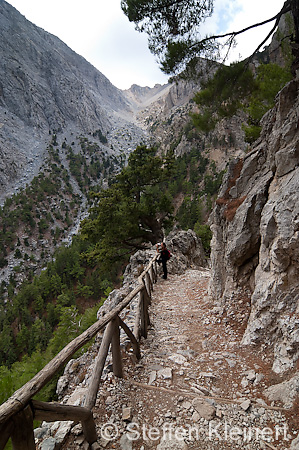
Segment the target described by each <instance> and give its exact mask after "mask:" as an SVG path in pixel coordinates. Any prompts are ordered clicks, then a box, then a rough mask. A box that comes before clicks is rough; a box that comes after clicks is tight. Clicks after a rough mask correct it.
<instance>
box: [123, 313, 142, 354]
mask: <svg viewBox="0 0 299 450" xmlns="http://www.w3.org/2000/svg"><path fill="white" fill-rule="evenodd" d="M118 320H119V325H120V326H121V327H122V329H123V330H124V332H125V333H126V335H127V336H128V338H129V339H130V341H131V343H132V347H133V350H134V353H135V356H136V358H137V359H140V358H141V355H140V346H139V342H138V341H137V339H136V338H135V336H134V334H133V333H132V331H131V329H130V328H129V327H128V325H127V324H126V323H125V322H124V321H123V320H122V319H121V318H120V317H119V318H118Z"/></svg>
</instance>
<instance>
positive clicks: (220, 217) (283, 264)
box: [210, 80, 299, 373]
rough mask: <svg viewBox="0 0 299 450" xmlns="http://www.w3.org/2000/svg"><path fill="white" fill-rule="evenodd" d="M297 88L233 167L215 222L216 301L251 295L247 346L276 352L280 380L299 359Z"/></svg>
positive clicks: (281, 97)
mask: <svg viewBox="0 0 299 450" xmlns="http://www.w3.org/2000/svg"><path fill="white" fill-rule="evenodd" d="M298 84H299V81H298V80H293V81H291V82H290V83H288V84H287V85H286V86H285V88H284V89H283V90H282V91H281V92H280V93H279V94H278V96H277V101H276V106H275V107H274V108H273V109H272V110H271V111H269V112H268V113H267V114H266V115H265V116H264V118H263V131H262V135H261V138H260V139H259V140H258V141H257V142H256V144H255V145H254V147H253V148H252V150H251V151H250V153H248V154H247V155H246V156H245V157H244V159H243V160H242V159H239V160H235V161H233V162H232V163H231V164H230V167H229V169H228V172H227V176H226V179H225V182H224V183H223V186H222V189H221V192H220V195H219V198H218V199H217V201H216V206H215V208H214V211H213V214H212V217H211V228H212V230H213V239H212V254H211V263H212V281H211V284H210V293H211V295H213V296H214V297H215V299H217V300H218V302H220V303H221V304H222V306H226V305H227V304H228V303H229V302H230V300H231V298H232V297H233V296H234V295H235V293H236V292H238V291H240V290H243V291H245V294H246V295H248V297H249V298H250V300H251V314H250V317H249V321H248V324H247V328H246V331H245V334H244V337H243V344H245V345H248V344H257V343H262V342H263V343H266V344H267V345H271V346H272V347H273V350H274V361H273V370H274V371H275V372H276V373H282V372H285V371H286V370H287V369H290V368H291V367H293V365H294V362H295V361H296V360H297V359H298V357H299V316H298V313H299V282H298V275H299V130H298V124H299V97H298Z"/></svg>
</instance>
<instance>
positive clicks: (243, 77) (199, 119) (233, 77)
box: [191, 62, 254, 133]
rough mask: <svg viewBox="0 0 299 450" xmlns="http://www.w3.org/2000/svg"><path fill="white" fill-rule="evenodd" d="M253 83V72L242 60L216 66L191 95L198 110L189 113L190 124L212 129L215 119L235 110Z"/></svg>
mask: <svg viewBox="0 0 299 450" xmlns="http://www.w3.org/2000/svg"><path fill="white" fill-rule="evenodd" d="M253 86H254V78H253V74H252V72H251V71H250V70H248V69H246V67H245V64H244V63H243V62H242V63H234V64H231V65H230V66H220V67H219V68H218V70H217V72H216V73H215V76H214V77H213V78H210V79H209V80H208V81H207V82H206V83H205V84H203V86H202V90H201V91H199V92H198V93H197V94H196V95H195V97H194V101H195V102H196V104H197V105H198V106H199V108H200V110H201V112H200V113H199V114H192V116H191V117H192V119H193V123H194V125H195V126H196V127H197V128H198V129H199V130H201V131H203V132H205V133H207V132H209V131H211V130H213V129H214V127H215V125H216V123H217V122H218V121H219V120H221V119H223V118H225V117H231V116H233V115H234V114H236V112H237V111H238V109H240V108H241V107H242V105H243V103H244V100H246V98H247V97H248V95H249V94H250V93H251V92H252V89H253Z"/></svg>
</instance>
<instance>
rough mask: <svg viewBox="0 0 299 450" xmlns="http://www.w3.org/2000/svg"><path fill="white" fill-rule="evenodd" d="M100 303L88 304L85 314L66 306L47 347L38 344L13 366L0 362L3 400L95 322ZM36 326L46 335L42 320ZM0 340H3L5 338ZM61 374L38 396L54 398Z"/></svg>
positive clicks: (43, 398)
mask: <svg viewBox="0 0 299 450" xmlns="http://www.w3.org/2000/svg"><path fill="white" fill-rule="evenodd" d="M99 306H100V304H97V305H95V306H94V307H92V308H88V309H87V310H86V311H85V312H84V314H79V312H78V310H77V309H76V308H75V307H74V306H73V307H70V308H63V309H62V313H61V318H60V322H59V324H58V327H57V330H56V331H55V332H54V335H53V337H52V339H51V340H50V342H49V344H48V346H47V347H46V349H45V350H43V351H42V350H41V349H40V348H39V349H37V350H35V351H34V352H33V353H32V354H31V355H30V356H29V355H25V356H24V357H23V358H22V360H21V361H18V362H15V363H14V364H12V365H11V367H7V366H4V365H2V366H0V403H3V402H5V401H6V400H7V398H9V397H10V396H11V395H12V394H13V392H15V391H16V390H17V389H19V388H20V387H21V386H23V385H24V384H25V383H27V381H29V380H30V379H31V378H33V377H34V375H35V374H36V373H37V372H39V371H40V370H41V369H42V368H43V367H44V366H45V365H46V364H47V363H48V362H49V361H50V360H51V359H52V358H54V356H56V354H57V353H58V352H59V351H60V350H62V348H64V347H65V346H66V345H67V344H68V343H69V342H70V341H71V340H72V339H74V338H75V337H77V336H79V335H80V334H81V333H83V332H84V331H85V330H86V329H87V328H89V327H90V326H91V325H93V324H94V323H95V321H96V319H97V317H96V314H97V311H98V308H99ZM37 328H39V329H40V330H41V332H40V339H43V336H42V329H43V326H42V323H41V322H39V324H38V325H37ZM0 342H2V339H1V341H0ZM89 345H90V344H89ZM85 349H86V347H85ZM81 352H82V351H81ZM58 376H59V375H58ZM58 376H57V377H56V378H54V379H53V380H52V381H51V382H50V383H49V384H48V385H47V386H46V387H45V388H43V390H42V391H41V392H40V393H39V394H38V395H37V396H36V398H37V399H40V400H43V401H51V400H53V399H54V398H55V389H56V383H57V378H58Z"/></svg>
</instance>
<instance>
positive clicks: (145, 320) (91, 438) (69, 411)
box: [0, 255, 157, 450]
mask: <svg viewBox="0 0 299 450" xmlns="http://www.w3.org/2000/svg"><path fill="white" fill-rule="evenodd" d="M156 259H157V255H155V256H154V257H153V258H152V260H151V261H150V263H149V264H148V266H147V267H146V269H145V270H144V272H143V273H142V274H141V275H140V276H139V277H138V284H137V286H136V287H135V288H134V289H133V290H132V291H131V292H130V294H129V295H127V296H126V297H125V298H124V299H123V300H122V302H120V303H119V304H118V305H117V306H116V307H115V308H113V309H112V310H111V311H109V312H108V313H107V314H106V315H105V316H104V317H103V318H101V319H100V320H98V321H97V322H96V323H94V324H93V325H92V326H91V327H89V328H88V329H87V330H86V331H85V332H84V333H82V334H81V335H80V336H78V337H77V338H75V339H74V340H73V341H72V342H70V343H69V344H68V345H67V346H66V347H64V348H63V349H62V350H61V352H60V353H58V355H56V356H55V358H53V359H52V360H51V361H50V362H49V363H48V364H47V365H46V366H45V367H44V368H43V369H42V370H41V371H40V372H38V373H37V374H36V375H35V376H34V377H33V378H32V379H31V380H30V381H28V382H27V383H26V384H25V385H24V386H22V387H21V388H20V389H18V390H17V391H16V392H15V393H14V394H13V395H12V396H11V397H10V398H9V399H8V400H7V401H6V402H5V403H3V404H2V405H1V406H0V450H3V449H4V447H5V445H6V443H7V441H8V439H9V438H10V437H11V440H12V445H13V449H14V450H35V448H36V447H35V442H34V431H33V420H34V419H36V420H46V421H49V422H53V421H57V420H60V421H63V420H73V421H77V422H79V421H80V422H81V423H82V427H83V433H84V437H85V439H86V441H87V442H88V443H89V444H90V445H91V444H93V443H94V442H96V440H97V434H96V427H95V422H94V418H93V414H92V409H93V407H94V406H95V402H96V398H97V392H98V389H99V384H100V380H101V375H102V372H103V369H104V365H105V361H106V358H107V355H108V351H109V348H110V344H111V351H112V361H113V373H114V375H115V376H117V377H122V376H123V370H122V358H121V350H120V328H122V329H123V330H124V332H125V333H126V334H127V336H128V338H129V339H130V341H131V343H132V347H133V350H134V353H135V355H136V357H137V359H139V358H140V348H139V341H140V337H141V336H143V337H145V338H146V337H147V329H148V325H149V315H148V306H149V304H150V303H151V292H152V290H153V284H154V283H155V282H156V281H157V264H156ZM138 294H139V300H138V308H137V311H136V317H135V323H134V330H133V331H132V330H131V329H130V328H129V327H128V326H127V325H126V324H125V322H124V321H123V320H122V319H121V318H120V317H119V314H120V312H121V311H123V310H124V309H125V308H126V307H127V306H128V305H129V303H130V302H131V301H132V300H133V299H134V298H135V297H136V296H137V295H138ZM104 328H105V331H104V334H103V338H102V341H101V345H100V349H99V352H98V355H97V357H96V361H95V368H94V371H93V376H92V379H91V382H90V384H89V387H88V392H87V396H86V398H85V403H84V407H82V406H72V405H62V404H60V403H56V402H55V403H54V402H53V403H45V402H40V401H37V400H33V397H34V395H36V394H37V393H38V392H39V391H40V390H41V389H42V388H43V387H44V386H45V385H46V384H47V383H48V382H49V381H50V380H51V379H52V378H53V377H54V376H55V375H56V374H57V372H58V371H60V370H61V369H62V368H63V366H64V365H65V364H66V362H67V361H68V360H69V359H70V358H71V356H72V355H74V353H76V351H77V350H79V349H80V348H81V347H83V345H85V344H86V343H87V342H88V341H90V340H91V339H92V338H93V337H94V336H95V335H96V334H97V333H98V332H99V331H100V330H103V329H104Z"/></svg>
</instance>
